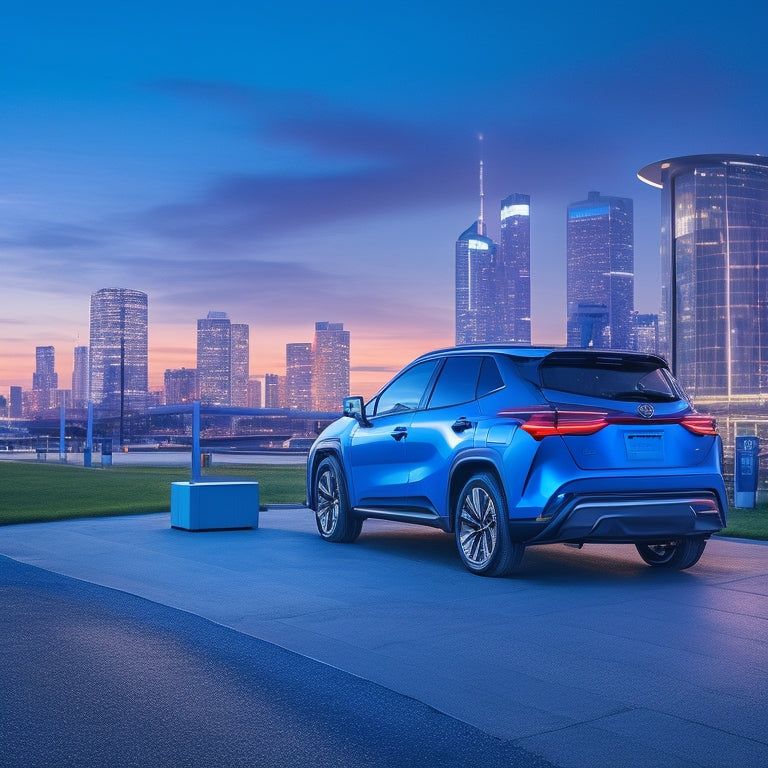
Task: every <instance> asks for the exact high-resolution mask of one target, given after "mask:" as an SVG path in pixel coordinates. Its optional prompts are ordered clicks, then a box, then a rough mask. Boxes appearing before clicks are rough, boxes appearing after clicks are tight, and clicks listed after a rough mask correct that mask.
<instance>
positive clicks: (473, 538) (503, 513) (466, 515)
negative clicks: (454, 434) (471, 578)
mask: <svg viewBox="0 0 768 768" xmlns="http://www.w3.org/2000/svg"><path fill="white" fill-rule="evenodd" d="M455 523H456V524H455V526H454V527H455V531H456V545H457V547H458V550H459V555H460V557H461V560H462V562H463V563H464V565H465V566H466V567H467V568H468V569H469V570H470V571H472V573H476V574H478V575H479V576H507V575H509V574H511V573H513V572H514V571H516V570H517V569H518V568H519V566H520V562H521V560H522V559H523V553H524V551H525V547H524V546H523V545H522V544H521V543H519V542H516V541H512V540H511V539H510V537H509V524H508V521H507V508H506V504H505V502H504V496H503V494H502V493H501V490H500V489H499V485H498V483H497V482H496V478H494V477H493V475H491V474H488V473H487V472H483V473H481V474H477V475H475V476H474V477H472V478H470V480H469V481H468V482H467V483H466V484H465V485H464V487H463V488H462V489H461V493H460V494H459V499H458V502H457V504H456V521H455Z"/></svg>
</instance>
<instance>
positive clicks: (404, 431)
mask: <svg viewBox="0 0 768 768" xmlns="http://www.w3.org/2000/svg"><path fill="white" fill-rule="evenodd" d="M407 435H408V427H395V431H394V432H392V437H394V438H395V440H397V441H400V440H402V439H403V438H404V437H407Z"/></svg>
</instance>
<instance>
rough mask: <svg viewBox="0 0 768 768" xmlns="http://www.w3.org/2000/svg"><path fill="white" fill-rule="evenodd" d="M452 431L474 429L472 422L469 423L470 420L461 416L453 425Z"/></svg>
mask: <svg viewBox="0 0 768 768" xmlns="http://www.w3.org/2000/svg"><path fill="white" fill-rule="evenodd" d="M451 429H452V430H453V431H454V432H463V431H464V430H465V429H472V422H471V421H469V419H466V418H464V416H459V418H458V419H456V421H454V422H453V424H451Z"/></svg>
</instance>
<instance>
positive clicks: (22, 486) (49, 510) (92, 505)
mask: <svg viewBox="0 0 768 768" xmlns="http://www.w3.org/2000/svg"><path fill="white" fill-rule="evenodd" d="M221 475H224V476H226V477H237V478H240V479H247V480H257V481H258V483H259V499H260V502H261V504H282V503H299V504H300V503H303V501H304V467H303V466H302V465H298V466H292V465H289V466H279V465H257V464H238V465H227V466H219V467H210V468H207V469H205V470H204V471H203V477H209V476H221ZM177 480H189V470H188V469H186V468H184V467H149V466H129V467H112V468H111V469H100V468H98V469H97V468H91V469H85V468H83V467H78V466H70V465H67V464H47V463H46V464H36V463H31V462H16V461H3V462H0V525H9V524H12V523H31V522H41V521H45V520H65V519H68V518H74V517H102V516H107V515H128V514H142V513H148V512H168V511H170V508H171V483H172V482H173V481H177Z"/></svg>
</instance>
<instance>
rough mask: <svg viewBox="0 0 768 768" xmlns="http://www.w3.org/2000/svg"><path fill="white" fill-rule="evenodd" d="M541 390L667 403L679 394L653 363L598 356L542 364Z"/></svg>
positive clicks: (664, 372)
mask: <svg viewBox="0 0 768 768" xmlns="http://www.w3.org/2000/svg"><path fill="white" fill-rule="evenodd" d="M540 373H541V384H542V386H543V387H544V388H545V389H555V390H559V391H560V392H570V393H572V394H576V395H586V396H587V397H598V398H603V399H609V400H645V401H650V402H668V401H671V400H678V399H679V395H678V392H677V390H676V388H675V385H674V381H673V379H672V377H671V375H670V374H668V373H667V372H666V371H665V370H664V369H663V368H659V366H658V365H657V364H654V363H653V362H651V361H646V360H632V359H630V358H623V359H618V358H606V360H605V361H603V360H601V358H599V357H595V358H582V359H581V360H579V359H577V358H575V357H574V358H573V359H564V360H558V361H554V362H549V361H545V362H543V363H542V365H541V367H540Z"/></svg>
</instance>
